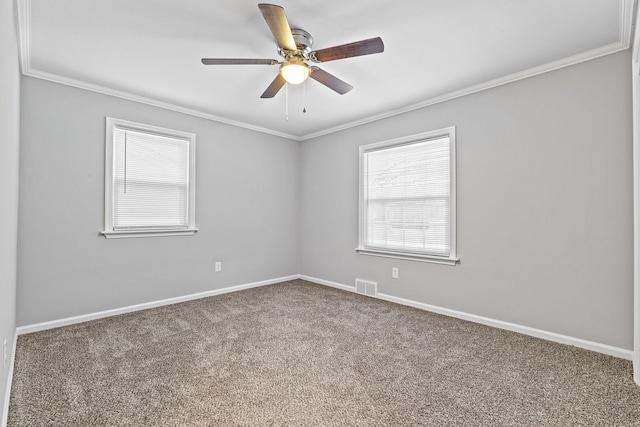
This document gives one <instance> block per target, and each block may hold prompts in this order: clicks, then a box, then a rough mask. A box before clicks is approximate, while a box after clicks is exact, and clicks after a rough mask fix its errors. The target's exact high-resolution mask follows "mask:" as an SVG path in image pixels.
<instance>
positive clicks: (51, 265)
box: [18, 77, 300, 325]
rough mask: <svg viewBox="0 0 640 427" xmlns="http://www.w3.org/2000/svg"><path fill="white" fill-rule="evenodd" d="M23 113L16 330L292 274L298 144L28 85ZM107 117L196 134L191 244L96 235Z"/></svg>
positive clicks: (26, 81) (39, 83) (34, 82)
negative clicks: (195, 229) (217, 270)
mask: <svg viewBox="0 0 640 427" xmlns="http://www.w3.org/2000/svg"><path fill="white" fill-rule="evenodd" d="M21 114H22V117H21V132H22V136H21V137H22V140H21V148H20V150H21V151H20V155H21V158H20V210H21V214H20V227H19V242H18V325H28V324H34V323H38V322H43V321H49V320H55V319H61V318H65V317H69V316H75V315H81V314H87V313H93V312H97V311H101V310H107V309H113V308H120V307H125V306H129V305H133V304H138V303H144V302H150V301H156V300H160V299H164V298H170V297H176V296H183V295H188V294H192V293H197V292H203V291H208V290H213V289H220V288H224V287H229V286H234V285H240V284H246V283H252V282H256V281H262V280H268V279H273V278H279V277H284V276H288V275H292V274H296V273H297V272H298V251H299V233H298V227H297V226H296V224H297V223H298V220H299V197H300V195H299V192H300V188H299V168H298V165H299V156H300V143H299V142H295V141H291V140H286V139H283V138H279V137H275V136H269V135H265V134H261V133H256V132H253V131H249V130H245V129H240V128H237V127H232V126H228V125H224V124H221V123H216V122H212V121H208V120H204V119H200V118H197V117H192V116H188V115H184V114H180V113H176V112H172V111H168V110H163V109H160V108H156V107H152V106H148V105H143V104H139V103H136V102H131V101H127V100H123V99H120V98H115V97H110V96H106V95H102V94H98V93H94V92H89V91H85V90H81V89H76V88H72V87H69V86H64V85H60V84H55V83H51V82H47V81H44V80H39V79H33V78H29V77H24V78H23V79H22V111H21ZM105 116H110V117H115V118H120V119H125V120H131V121H135V122H141V123H146V124H151V125H156V126H161V127H167V128H171V129H178V130H183V131H187V132H193V133H195V134H196V135H197V149H196V153H197V154H196V156H197V159H196V175H197V177H196V192H197V195H196V225H197V227H198V228H199V229H200V231H199V232H198V233H196V235H195V236H180V237H156V238H135V239H109V240H107V239H105V238H104V237H100V236H99V235H98V232H99V231H100V230H102V228H103V218H104V147H105V135H104V129H105ZM215 261H222V263H223V271H222V272H220V273H214V263H215Z"/></svg>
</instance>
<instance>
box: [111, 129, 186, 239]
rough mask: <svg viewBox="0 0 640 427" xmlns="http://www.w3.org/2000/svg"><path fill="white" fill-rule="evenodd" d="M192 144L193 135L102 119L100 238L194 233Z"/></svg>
mask: <svg viewBox="0 0 640 427" xmlns="http://www.w3.org/2000/svg"><path fill="white" fill-rule="evenodd" d="M194 144H195V135H193V134H188V133H184V132H179V131H171V130H168V129H162V128H157V127H153V126H148V125H142V124H136V123H132V122H125V121H122V120H117V119H111V118H108V119H107V169H106V170H107V175H106V177H105V192H106V194H105V202H106V203H105V207H106V212H105V231H104V232H103V234H105V236H107V237H140V236H142V235H162V234H161V233H172V232H173V233H179V232H181V231H190V233H188V234H192V233H193V232H194V231H195V225H194V212H193V209H194V200H193V198H194V196H195V191H194V185H195V182H194V178H195V174H194V170H193V169H194V152H193V151H194V150H195V145H194ZM152 233H156V234H152ZM157 233H160V234H157Z"/></svg>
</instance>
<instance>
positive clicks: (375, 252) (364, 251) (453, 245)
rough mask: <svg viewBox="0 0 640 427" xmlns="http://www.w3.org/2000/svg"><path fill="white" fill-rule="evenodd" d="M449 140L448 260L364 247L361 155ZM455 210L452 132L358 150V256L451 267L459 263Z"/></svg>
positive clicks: (452, 128) (449, 129)
mask: <svg viewBox="0 0 640 427" xmlns="http://www.w3.org/2000/svg"><path fill="white" fill-rule="evenodd" d="M445 137H446V138H449V186H450V204H451V206H450V209H451V211H450V221H451V228H450V230H449V233H450V236H449V237H450V253H449V256H438V255H432V254H425V253H423V252H415V251H410V250H407V251H396V250H391V249H388V250H387V249H383V248H379V247H373V246H367V245H366V244H365V235H366V230H365V225H366V221H365V217H364V215H365V214H366V211H365V200H364V196H365V188H364V186H365V179H364V170H365V165H364V158H365V154H366V153H368V152H372V151H378V150H381V149H386V148H393V147H397V146H402V145H411V144H416V143H421V142H426V141H429V140H435V139H441V138H445ZM456 219H457V209H456V128H455V126H450V127H447V128H443V129H437V130H433V131H428V132H422V133H419V134H414V135H408V136H404V137H400V138H395V139H390V140H385V141H380V142H376V143H373V144H367V145H362V146H360V148H359V171H358V247H357V248H356V252H358V253H359V254H360V255H372V256H379V257H385V258H396V259H403V260H410V261H421V262H430V263H436V264H446V265H455V264H457V263H458V262H459V261H460V260H459V258H458V254H457V241H456V238H457V230H456V229H457V223H456Z"/></svg>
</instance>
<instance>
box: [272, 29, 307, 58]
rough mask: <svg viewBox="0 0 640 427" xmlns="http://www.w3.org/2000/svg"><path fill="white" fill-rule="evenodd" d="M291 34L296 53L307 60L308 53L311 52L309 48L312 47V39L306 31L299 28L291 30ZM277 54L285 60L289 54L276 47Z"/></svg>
mask: <svg viewBox="0 0 640 427" xmlns="http://www.w3.org/2000/svg"><path fill="white" fill-rule="evenodd" d="M291 34H292V35H293V41H295V42H296V48H297V49H298V53H300V55H302V56H303V57H304V58H305V59H309V53H310V52H311V48H312V47H313V37H311V34H309V33H308V32H307V31H305V30H302V29H300V28H292V29H291ZM278 53H279V54H280V56H282V57H283V58H286V57H287V56H288V55H290V54H291V52H289V51H287V50H285V49H282V48H281V47H278Z"/></svg>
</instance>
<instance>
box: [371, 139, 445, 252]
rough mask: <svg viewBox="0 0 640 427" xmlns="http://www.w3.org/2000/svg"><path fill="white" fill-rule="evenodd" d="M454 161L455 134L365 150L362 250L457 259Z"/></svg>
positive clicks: (376, 146)
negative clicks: (453, 143) (453, 135)
mask: <svg viewBox="0 0 640 427" xmlns="http://www.w3.org/2000/svg"><path fill="white" fill-rule="evenodd" d="M451 156H452V141H451V135H449V134H445V135H440V136H439V137H433V138H428V139H423V140H419V141H410V142H402V143H397V142H396V143H391V144H375V145H374V146H372V147H369V148H367V147H364V149H363V150H361V174H362V175H361V183H362V188H361V218H360V221H361V231H360V232H361V249H363V250H367V249H368V250H380V251H388V252H392V253H399V254H409V255H411V254H414V255H418V256H421V255H422V256H434V257H442V258H446V259H451V258H455V242H453V243H454V245H452V239H454V236H455V233H454V227H455V224H454V221H455V216H454V215H452V213H453V211H452V209H454V208H455V205H454V203H455V198H454V194H452V193H453V189H454V186H453V185H452V184H453V182H452V157H451ZM452 201H453V204H452Z"/></svg>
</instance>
